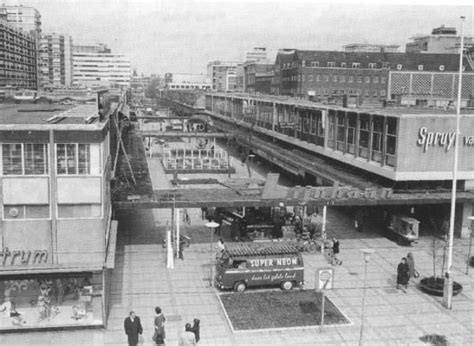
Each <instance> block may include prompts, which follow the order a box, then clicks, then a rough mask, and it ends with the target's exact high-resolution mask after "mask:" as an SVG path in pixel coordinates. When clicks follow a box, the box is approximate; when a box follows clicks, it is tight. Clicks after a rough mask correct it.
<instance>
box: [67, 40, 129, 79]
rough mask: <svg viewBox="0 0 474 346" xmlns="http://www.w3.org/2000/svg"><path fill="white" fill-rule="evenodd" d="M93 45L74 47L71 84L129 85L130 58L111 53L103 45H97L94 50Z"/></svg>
mask: <svg viewBox="0 0 474 346" xmlns="http://www.w3.org/2000/svg"><path fill="white" fill-rule="evenodd" d="M81 47H82V48H81ZM84 47H86V48H84ZM93 47H94V46H77V47H75V48H74V52H73V84H74V85H75V86H82V87H110V86H113V87H122V86H123V87H130V83H131V77H132V67H131V64H130V59H129V58H128V57H127V56H125V55H122V54H113V53H111V52H110V50H109V49H107V48H105V46H104V45H98V46H97V47H96V51H94V48H93Z"/></svg>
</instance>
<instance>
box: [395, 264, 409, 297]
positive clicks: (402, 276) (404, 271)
mask: <svg viewBox="0 0 474 346" xmlns="http://www.w3.org/2000/svg"><path fill="white" fill-rule="evenodd" d="M409 271H410V268H409V267H408V263H407V259H406V258H405V257H403V258H402V261H401V262H400V264H399V265H398V268H397V289H402V290H403V291H404V292H405V293H406V291H405V290H406V289H407V288H408V279H409V276H408V275H409Z"/></svg>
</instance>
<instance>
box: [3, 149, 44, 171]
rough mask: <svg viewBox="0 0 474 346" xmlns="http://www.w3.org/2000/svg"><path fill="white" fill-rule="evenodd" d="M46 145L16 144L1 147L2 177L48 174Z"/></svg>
mask: <svg viewBox="0 0 474 346" xmlns="http://www.w3.org/2000/svg"><path fill="white" fill-rule="evenodd" d="M47 148H48V146H47V144H30V143H16V144H3V145H2V163H3V174H4V175H43V174H48V150H47Z"/></svg>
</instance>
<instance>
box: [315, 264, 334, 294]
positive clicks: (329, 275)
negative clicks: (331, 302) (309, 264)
mask: <svg viewBox="0 0 474 346" xmlns="http://www.w3.org/2000/svg"><path fill="white" fill-rule="evenodd" d="M333 280H334V269H333V268H318V270H317V273H316V283H317V286H318V287H317V289H318V290H330V289H332V286H333Z"/></svg>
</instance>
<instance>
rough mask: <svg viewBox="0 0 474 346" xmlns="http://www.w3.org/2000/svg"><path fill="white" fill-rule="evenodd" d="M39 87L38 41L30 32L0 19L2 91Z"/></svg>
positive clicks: (3, 92) (0, 90)
mask: <svg viewBox="0 0 474 346" xmlns="http://www.w3.org/2000/svg"><path fill="white" fill-rule="evenodd" d="M19 88H21V89H33V90H36V89H37V88H38V84H37V70H36V41H35V38H34V37H33V36H31V35H29V34H28V33H26V32H24V31H22V30H19V29H16V28H15V27H13V26H12V25H11V24H8V23H7V22H6V21H5V20H0V92H1V93H2V94H3V96H9V95H8V93H7V91H8V90H12V89H19Z"/></svg>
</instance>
